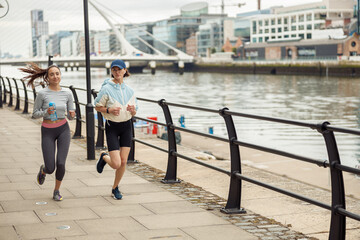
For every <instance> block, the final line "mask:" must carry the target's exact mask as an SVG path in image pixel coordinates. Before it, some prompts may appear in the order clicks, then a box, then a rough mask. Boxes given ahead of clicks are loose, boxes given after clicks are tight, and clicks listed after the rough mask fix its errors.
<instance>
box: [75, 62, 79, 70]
mask: <svg viewBox="0 0 360 240" xmlns="http://www.w3.org/2000/svg"><path fill="white" fill-rule="evenodd" d="M75 66H76V71H79V66H80V64H79V63H78V62H76V63H75Z"/></svg>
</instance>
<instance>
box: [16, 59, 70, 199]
mask: <svg viewBox="0 0 360 240" xmlns="http://www.w3.org/2000/svg"><path fill="white" fill-rule="evenodd" d="M20 71H22V72H24V73H26V74H27V76H25V77H24V79H25V80H28V83H27V84H28V86H32V87H33V88H34V87H35V83H36V80H37V79H39V80H40V81H39V82H37V84H42V85H43V84H45V85H46V87H45V88H44V89H42V90H41V91H39V92H38V94H37V96H36V99H35V103H34V109H33V114H32V116H33V118H43V121H42V125H41V149H42V153H43V158H44V164H43V165H41V166H40V170H39V173H38V175H37V182H38V183H39V184H40V185H42V184H43V183H44V181H45V177H46V174H52V173H53V172H54V171H55V168H56V172H55V177H56V179H55V187H54V192H53V199H54V200H55V201H61V200H62V199H63V198H62V196H61V195H60V186H61V182H62V180H63V178H64V175H65V162H66V158H67V155H68V152H69V147H70V128H69V124H68V122H67V120H66V118H65V117H66V116H67V118H68V119H69V120H71V119H73V118H74V117H75V108H74V102H73V97H72V94H71V92H70V91H66V90H64V89H63V88H61V87H60V81H61V72H60V68H59V67H58V66H56V65H51V66H49V67H47V68H40V67H39V66H38V65H36V64H35V63H29V64H28V65H27V66H26V67H24V68H20ZM50 102H53V103H55V108H56V110H55V108H54V107H53V106H49V103H50ZM54 111H56V114H57V120H56V119H52V118H51V117H50V115H51V114H54ZM55 152H56V155H55Z"/></svg>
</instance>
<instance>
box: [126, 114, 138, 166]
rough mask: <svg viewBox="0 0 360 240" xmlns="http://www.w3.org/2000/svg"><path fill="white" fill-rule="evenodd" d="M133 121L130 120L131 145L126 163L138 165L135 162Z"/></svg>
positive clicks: (132, 119)
mask: <svg viewBox="0 0 360 240" xmlns="http://www.w3.org/2000/svg"><path fill="white" fill-rule="evenodd" d="M134 122H135V119H134V118H131V135H132V138H131V145H130V153H129V156H128V160H127V163H138V161H136V160H135V140H134V138H135V126H134Z"/></svg>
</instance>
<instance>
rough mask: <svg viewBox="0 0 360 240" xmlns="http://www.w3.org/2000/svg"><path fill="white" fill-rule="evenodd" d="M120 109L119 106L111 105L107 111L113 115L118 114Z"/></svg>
mask: <svg viewBox="0 0 360 240" xmlns="http://www.w3.org/2000/svg"><path fill="white" fill-rule="evenodd" d="M120 109H121V107H112V108H109V113H111V114H113V115H115V116H118V115H119V114H120Z"/></svg>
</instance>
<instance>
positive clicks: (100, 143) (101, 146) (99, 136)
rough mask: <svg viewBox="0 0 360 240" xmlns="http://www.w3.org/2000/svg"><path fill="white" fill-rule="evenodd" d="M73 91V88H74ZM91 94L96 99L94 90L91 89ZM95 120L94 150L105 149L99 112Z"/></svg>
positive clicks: (101, 117)
mask: <svg viewBox="0 0 360 240" xmlns="http://www.w3.org/2000/svg"><path fill="white" fill-rule="evenodd" d="M74 89H75V88H74ZM91 94H92V96H93V98H94V99H95V98H96V97H97V93H96V91H95V90H94V89H91ZM97 119H98V121H97V122H98V125H97V128H98V134H97V139H96V145H95V147H96V149H106V148H105V147H104V130H105V127H104V120H103V116H102V114H101V112H97Z"/></svg>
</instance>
